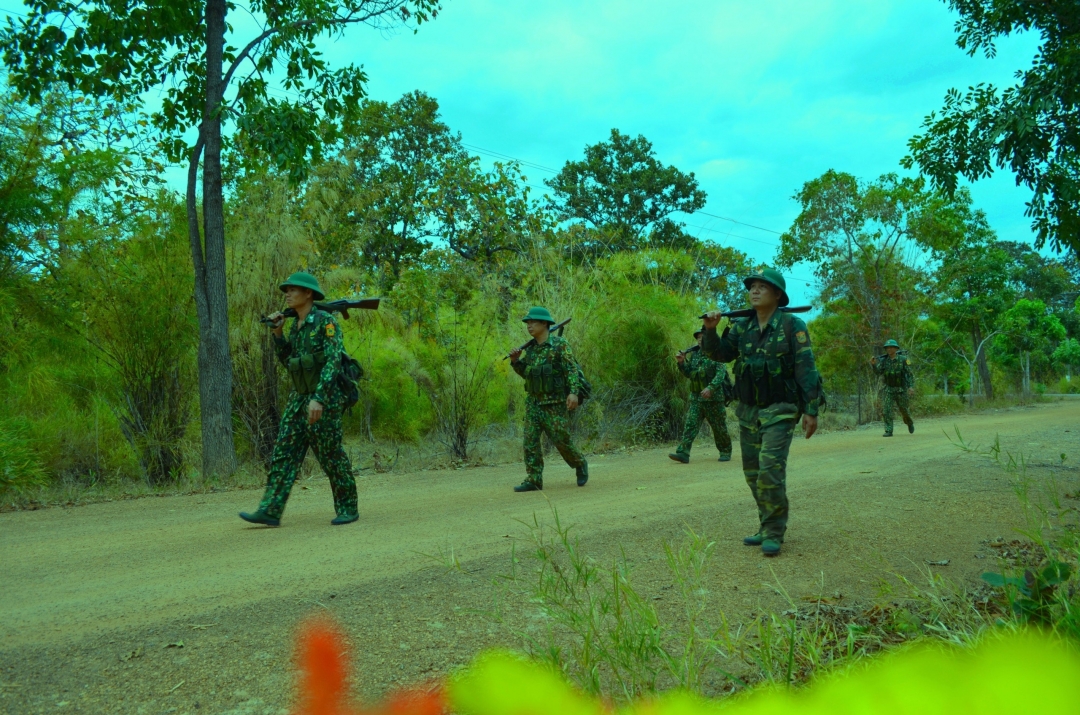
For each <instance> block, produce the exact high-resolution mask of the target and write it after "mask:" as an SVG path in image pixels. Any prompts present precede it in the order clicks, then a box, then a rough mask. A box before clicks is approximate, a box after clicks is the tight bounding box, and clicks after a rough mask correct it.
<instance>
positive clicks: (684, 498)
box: [0, 402, 1080, 713]
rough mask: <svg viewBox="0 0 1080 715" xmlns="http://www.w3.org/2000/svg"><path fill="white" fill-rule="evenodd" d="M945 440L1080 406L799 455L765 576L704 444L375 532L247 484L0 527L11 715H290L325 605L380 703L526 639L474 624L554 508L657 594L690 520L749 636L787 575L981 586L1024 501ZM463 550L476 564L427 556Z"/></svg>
mask: <svg viewBox="0 0 1080 715" xmlns="http://www.w3.org/2000/svg"><path fill="white" fill-rule="evenodd" d="M954 424H956V425H958V426H959V427H960V429H961V431H962V433H963V435H964V438H965V439H967V440H969V441H970V442H974V443H979V444H982V445H984V446H987V445H989V443H990V442H991V441H992V440H993V439H994V437H995V435H1000V437H1001V441H1002V444H1003V445H1004V446H1006V447H1008V448H1011V449H1014V450H1018V449H1022V450H1023V451H1024V452H1025V453H1026V454H1029V455H1030V456H1031V458H1032V459H1033V460H1034V461H1035V462H1044V463H1049V462H1055V463H1056V462H1058V455H1059V454H1060V453H1061V452H1066V453H1069V454H1071V455H1075V456H1076V457H1080V449H1076V447H1077V446H1078V442H1077V439H1078V437H1080V402H1063V403H1055V404H1051V405H1047V406H1041V407H1036V408H1027V409H1012V410H1002V411H997V412H990V413H986V414H980V415H975V416H969V417H962V418H950V419H947V420H928V421H922V422H920V423H919V425H918V427H919V429H918V432H917V433H916V434H914V435H910V436H909V435H907V434H901V433H899V432H898V434H897V436H896V437H893V438H892V439H883V438H882V437H881V433H880V429H879V428H877V427H871V428H869V429H864V430H858V431H855V432H841V433H832V434H823V435H819V436H816V437H815V438H814V439H812V440H810V441H801V440H800V441H797V443H796V444H795V446H794V447H793V449H792V455H791V466H790V468H789V475H790V476H789V495H790V498H791V503H792V517H791V522H790V530H789V536H788V540H787V543H786V544H785V545H784V553H783V554H782V555H781V556H780V557H779V558H777V559H771V560H766V559H763V558H762V557H761V556H760V553H759V552H758V551H757V550H755V549H748V548H746V547H743V546H742V545H741V544H740V542H739V539H740V538H741V537H742V536H743V535H744V534H746V533H750V532H752V531H753V530H754V526H755V521H754V511H753V504H752V502H751V500H750V497H749V494H748V492H747V489H746V486H745V483H744V482H743V478H742V474H741V471H740V467H739V463H738V456H737V455H736V459H735V461H733V462H729V463H723V464H721V463H717V462H716V455H715V452H714V450H712V449H711V448H710V447H708V446H707V445H706V440H703V439H702V440H699V442H698V446H697V448H696V449H695V451H694V454H693V458H692V461H691V463H690V464H689V465H681V464H677V463H674V462H672V461H670V460H668V459H667V458H666V450H653V451H648V452H637V453H633V454H624V455H608V456H596V457H594V458H592V459H591V473H592V479H591V481H590V483H589V485H588V486H587V487H586V488H584V489H579V488H577V487H576V486H575V485H574V482H573V472H572V470H570V469H569V468H567V467H566V466H565V465H564V464H562V463H561V462H559V461H558V456H557V455H555V456H554V458H549V461H548V469H547V474H546V475H545V482H546V487H545V491H544V492H543V493H532V494H514V493H513V492H512V491H511V489H510V488H511V487H512V486H513V485H514V484H516V483H518V482H519V481H520V479H521V475H522V467H521V465H520V464H518V465H508V466H503V467H492V468H477V469H464V470H457V471H439V472H421V473H417V474H404V475H402V474H389V475H372V476H367V477H363V478H361V479H360V480H359V488H360V507H361V511H360V513H361V519H360V522H359V523H357V524H353V525H349V526H344V527H333V528H332V527H330V525H329V520H330V518H331V517H332V516H333V511H332V506H331V499H330V492H329V487H328V485H327V483H326V481H325V479H324V478H322V477H321V476H319V477H318V478H315V479H312V480H308V481H306V482H304V483H302V485H300V486H298V488H297V489H296V490H295V491H294V492H293V497H292V499H291V501H290V502H289V507H288V509H287V511H286V514H285V519H284V521H283V526H282V527H281V528H278V529H267V528H262V527H251V526H249V525H246V524H244V523H243V522H241V521H240V520H239V519H238V518H236V512H237V511H240V510H242V509H249V508H251V507H253V506H254V505H255V503H256V501H257V499H258V493H257V492H253V491H240V492H228V493H223V494H209V495H197V496H186V497H170V498H160V499H159V498H148V499H141V500H137V501H125V502H115V503H107V504H95V505H90V506H85V507H78V508H70V509H47V510H42V511H34V512H16V513H6V514H0V573H2V576H0V639H2V640H0V711H4V712H11V713H23V712H27V713H37V712H42V713H45V712H56V711H60V710H63V711H66V712H87V713H91V712H94V713H96V712H106V711H108V712H118V713H128V712H130V713H158V712H161V713H172V712H177V713H180V712H191V713H196V712H215V713H217V712H226V713H263V712H266V713H277V712H279V711H281V708H282V707H283V706H284V705H285V704H286V703H287V702H288V697H289V682H290V681H289V678H290V675H289V664H288V658H289V647H290V639H291V633H292V629H293V628H294V626H295V624H296V622H297V620H298V619H300V618H301V617H302V616H303V615H304V614H306V613H308V612H310V611H312V610H323V609H326V610H329V611H331V612H332V613H334V614H335V616H336V617H337V618H339V619H340V620H341V621H342V622H343V624H344V625H345V627H346V629H347V630H348V632H349V635H350V637H351V638H352V639H353V641H354V643H355V644H356V647H357V651H358V653H357V655H356V660H357V667H358V669H359V672H360V676H359V678H358V680H359V682H358V684H357V687H358V690H359V691H360V692H362V693H365V694H373V693H378V692H381V691H383V690H385V689H386V688H388V687H392V686H393V685H395V684H399V683H404V682H411V681H414V680H416V679H421V678H424V677H430V676H432V675H435V674H438V673H440V672H444V671H445V670H446V669H448V668H451V667H453V666H454V665H456V664H459V663H463V662H467V660H468V659H469V658H470V657H471V656H472V654H473V653H474V652H475V651H476V650H477V649H479V648H482V647H486V646H489V645H493V644H497V643H504V644H507V645H516V644H515V643H513V641H512V640H511V639H510V636H509V635H507V633H506V632H505V631H503V630H501V629H500V628H498V627H497V626H496V625H495V624H493V623H492V621H491V620H490V619H488V618H485V617H484V616H483V615H482V614H480V613H479V611H483V610H485V609H489V608H490V607H491V594H492V586H491V581H492V579H493V578H495V577H496V576H497V575H499V574H501V573H505V572H507V571H508V570H509V568H510V564H509V560H510V547H511V542H512V541H513V540H514V539H520V538H522V537H523V536H524V535H525V529H524V527H523V526H522V525H521V524H520V523H519V522H520V521H530V520H532V518H533V516H534V514H536V515H538V516H539V517H540V518H542V519H547V518H549V513H548V509H549V506H548V504H549V502H550V504H551V505H552V506H554V507H556V508H557V509H558V511H559V514H560V516H561V517H562V519H563V521H564V522H569V523H572V524H575V525H576V532H577V533H578V535H579V536H580V537H581V538H582V540H583V542H584V545H585V546H586V548H587V549H588V550H589V551H590V553H593V554H595V555H596V556H597V557H598V558H607V557H610V556H612V555H614V554H615V553H617V552H618V550H619V549H620V548H621V549H625V551H626V553H628V554H629V555H630V557H631V559H632V560H634V562H635V564H637V565H638V567H639V569H638V570H639V578H640V583H641V584H642V589H643V590H645V591H649V590H650V589H657V590H658V589H660V588H662V586H663V585H664V584H667V583H669V582H670V578H669V577H667V576H666V574H665V573H664V569H663V566H662V562H663V552H662V542H663V541H664V540H672V539H676V540H677V539H678V538H679V536H680V534H681V532H682V531H683V529H684V528H686V527H690V528H693V529H695V530H696V531H698V532H699V533H703V534H705V535H706V536H708V537H709V538H711V539H714V540H716V541H717V542H718V543H719V544H720V547H719V549H718V553H717V558H716V561H715V564H714V566H713V571H712V576H711V579H712V582H713V589H714V590H715V591H716V592H717V593H719V594H721V597H720V602H721V605H722V607H723V608H724V610H725V612H727V613H728V614H729V617H733V618H736V619H737V618H738V617H740V614H741V615H745V614H746V613H748V612H749V611H750V610H752V609H754V608H774V607H781V606H782V605H783V604H782V603H781V602H780V601H779V600H778V596H776V594H775V593H774V592H773V591H772V590H771V589H770V588H769V587H768V585H767V584H768V583H769V582H775V581H779V582H780V583H782V584H783V585H784V587H785V588H786V589H787V590H788V591H789V592H790V593H792V594H793V595H795V596H798V595H803V594H809V593H818V592H820V591H821V589H825V590H827V591H828V592H829V593H832V592H834V591H840V592H841V593H843V594H844V596H845V597H847V598H852V599H866V598H872V597H873V596H874V595H875V594H876V592H877V589H878V588H879V587H880V584H881V582H882V578H883V576H884V574H886V573H887V572H888V571H889V570H895V571H897V572H899V573H903V574H906V575H909V576H911V577H918V575H919V573H920V570H925V569H926V568H928V567H927V566H926V563H927V562H928V561H941V560H945V559H948V560H949V565H948V566H947V567H935V568H941V570H942V572H943V573H946V574H947V575H949V576H950V577H952V578H954V579H956V580H961V581H963V580H971V579H974V578H976V577H977V574H978V572H980V571H981V570H984V569H985V568H986V567H987V566H988V565H992V562H987V561H986V560H983V559H980V558H977V556H978V557H982V556H985V555H986V554H987V553H988V552H987V550H986V549H985V548H983V547H982V546H981V545H980V542H981V541H983V540H985V539H988V538H993V537H996V536H999V535H1008V534H1009V533H1010V531H1011V527H1012V525H1014V524H1016V523H1018V519H1019V517H1018V507H1017V502H1016V499H1015V497H1014V495H1013V493H1012V489H1011V487H1010V482H1009V477H1008V475H1006V474H1005V473H1004V472H1003V471H1002V470H1001V469H999V468H998V467H997V466H995V465H992V464H991V463H989V461H988V460H987V459H986V458H985V457H980V456H977V455H972V454H967V453H963V452H962V451H960V450H958V449H957V448H956V447H954V446H952V445H951V444H950V443H949V441H948V440H947V439H946V437H945V435H944V434H943V430H948V431H949V432H950V433H952V431H953V425H954ZM901 427H902V426H901ZM1074 458H1075V457H1074ZM1069 475H1070V476H1069V478H1070V479H1075V478H1076V477H1075V473H1074V472H1070V473H1069ZM519 543H520V542H519ZM451 552H452V553H453V557H454V558H456V559H457V560H458V561H459V562H460V563H461V565H462V570H461V571H458V570H452V571H448V570H446V569H445V568H443V567H441V566H440V565H439V563H437V561H438V560H439V559H438V558H436V559H433V558H431V557H432V556H436V557H438V555H439V554H442V555H443V557H441V558H442V560H449V559H450V553H451ZM523 561H525V560H524V559H523ZM527 565H528V564H527V563H523V564H521V566H526V567H527ZM665 579H666V580H665ZM658 593H659V591H658Z"/></svg>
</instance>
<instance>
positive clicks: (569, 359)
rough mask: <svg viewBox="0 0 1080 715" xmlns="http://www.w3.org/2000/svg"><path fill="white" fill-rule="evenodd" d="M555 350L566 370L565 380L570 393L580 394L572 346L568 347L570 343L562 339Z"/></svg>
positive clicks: (578, 377)
mask: <svg viewBox="0 0 1080 715" xmlns="http://www.w3.org/2000/svg"><path fill="white" fill-rule="evenodd" d="M556 352H557V353H558V354H559V357H560V359H561V360H562V363H563V369H564V370H566V381H567V384H569V385H570V394H571V395H580V394H581V374H580V373H579V372H578V363H577V358H575V357H574V350H573V348H571V347H570V343H568V342H566V341H565V340H564V341H562V342H561V343H560V344H559V346H558V348H557V349H556Z"/></svg>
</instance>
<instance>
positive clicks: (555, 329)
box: [503, 318, 571, 360]
mask: <svg viewBox="0 0 1080 715" xmlns="http://www.w3.org/2000/svg"><path fill="white" fill-rule="evenodd" d="M570 320H571V319H570V318H567V319H566V320H564V321H563V322H561V323H556V324H555V325H552V326H551V327H550V328H548V332H549V333H559V334H560V335H561V334H562V329H563V328H565V327H566V324H567V323H569V322H570ZM532 345H536V338H533V339H532V340H530V341H529V342H527V343H525V344H524V345H522V346H521V347H520V348H518V350H525V349H526V348H528V347H530V346H532ZM509 359H510V356H509V355H507V356H506V357H504V358H503V360H509Z"/></svg>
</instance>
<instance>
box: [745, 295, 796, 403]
mask: <svg viewBox="0 0 1080 715" xmlns="http://www.w3.org/2000/svg"><path fill="white" fill-rule="evenodd" d="M744 320H746V321H747V323H746V324H747V325H750V322H749V321H751V320H755V318H745V319H744ZM792 334H793V322H792V319H791V316H790V315H789V314H788V313H781V314H780V324H779V325H778V326H777V329H776V330H774V331H772V333H770V334H769V336H768V337H767V338H766V339H765V344H764V345H762V346H759V345H755V344H753V343H752V342H750V341H751V339H750V337H749V336H748V335H747V334H746V333H743V334H742V335H740V336H739V357H737V358H736V359H735V370H734V372H735V394H736V396H737V397H738V398H739V402H741V403H743V404H744V405H757V406H758V407H767V406H769V405H774V404H776V403H778V402H788V403H791V404H798V402H799V390H798V387H797V386H796V384H795V355H794V353H792V351H791V336H792ZM748 343H749V345H748ZM759 347H760V348H762V350H760V351H759Z"/></svg>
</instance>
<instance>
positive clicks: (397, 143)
mask: <svg viewBox="0 0 1080 715" xmlns="http://www.w3.org/2000/svg"><path fill="white" fill-rule="evenodd" d="M472 164H473V159H472V157H470V156H469V155H468V153H467V152H466V151H465V149H464V148H463V147H462V146H461V137H460V136H459V135H457V134H455V133H454V132H452V131H451V130H450V127H448V126H447V125H446V124H445V123H444V122H443V121H442V119H441V118H440V117H439V103H438V102H437V101H436V100H435V99H434V98H432V97H429V96H428V95H426V94H424V93H423V92H412V93H410V94H406V95H405V96H404V97H402V98H401V99H399V100H398V101H396V102H394V103H393V104H388V103H386V102H379V101H366V102H364V104H363V108H362V109H361V111H360V114H359V117H358V120H357V121H356V122H355V124H354V125H353V126H351V127H350V129H349V133H348V135H347V136H346V137H345V140H344V148H343V151H342V152H341V154H340V155H339V156H337V157H335V158H334V160H332V161H331V162H328V164H327V165H326V166H324V167H322V168H320V170H319V172H318V174H317V175H316V177H315V179H314V180H313V181H312V182H311V185H310V187H309V190H308V197H309V211H308V213H309V215H311V216H313V217H317V221H318V222H319V224H320V225H321V226H325V227H326V228H327V230H328V233H329V234H330V236H328V240H329V241H330V242H331V244H332V245H331V246H329V247H328V248H329V250H330V251H331V252H332V254H333V255H334V256H336V259H335V262H338V263H341V264H343V265H349V264H356V263H359V264H361V265H363V266H365V267H368V268H373V269H376V270H379V271H381V272H382V274H383V281H382V282H383V289H384V290H388V289H389V288H391V287H392V286H393V284H394V282H395V281H397V279H398V278H399V277H400V276H401V271H402V269H403V268H405V267H406V266H407V265H408V264H409V263H410V262H411V261H415V260H416V259H417V258H418V257H419V256H420V254H422V253H423V252H424V251H425V250H426V249H428V248H430V247H431V245H432V241H433V240H434V239H436V238H439V237H440V231H439V222H438V220H437V218H438V217H437V216H436V213H435V212H436V209H435V207H436V206H437V205H438V204H439V203H440V202H441V200H442V198H443V196H444V195H445V193H446V191H445V186H446V183H447V182H448V181H450V180H451V179H450V178H449V177H461V176H462V175H469V178H470V179H471V174H470V167H471V166H472Z"/></svg>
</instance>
